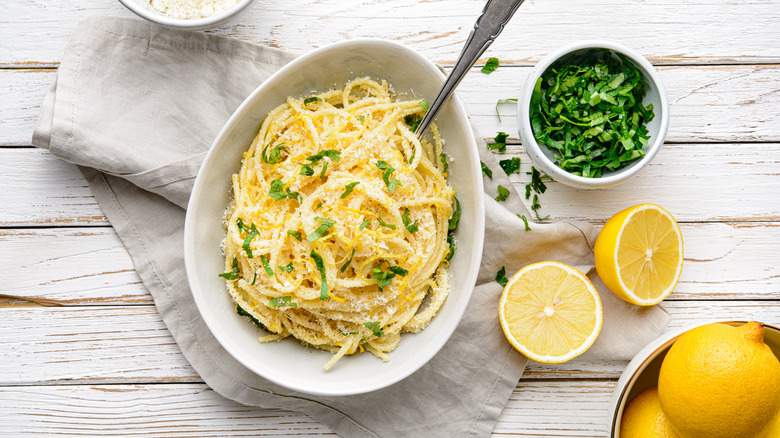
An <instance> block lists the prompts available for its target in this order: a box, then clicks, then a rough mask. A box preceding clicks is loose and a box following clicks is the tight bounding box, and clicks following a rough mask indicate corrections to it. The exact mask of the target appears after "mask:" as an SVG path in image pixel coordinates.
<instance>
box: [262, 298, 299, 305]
mask: <svg viewBox="0 0 780 438" xmlns="http://www.w3.org/2000/svg"><path fill="white" fill-rule="evenodd" d="M268 305H269V306H270V307H285V306H290V307H298V305H297V304H295V303H294V302H293V300H292V296H290V295H287V296H286V297H273V298H271V300H270V302H269V303H268Z"/></svg>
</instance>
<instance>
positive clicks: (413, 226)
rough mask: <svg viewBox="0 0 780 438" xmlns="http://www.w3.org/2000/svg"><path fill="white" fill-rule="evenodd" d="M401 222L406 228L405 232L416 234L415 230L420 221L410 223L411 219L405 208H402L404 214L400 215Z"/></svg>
mask: <svg viewBox="0 0 780 438" xmlns="http://www.w3.org/2000/svg"><path fill="white" fill-rule="evenodd" d="M401 220H402V221H403V223H404V227H406V231H408V232H410V233H411V234H414V233H416V232H417V229H418V228H419V227H420V224H419V222H420V221H414V222H412V219H411V218H410V217H409V209H408V208H406V207H404V212H403V213H401Z"/></svg>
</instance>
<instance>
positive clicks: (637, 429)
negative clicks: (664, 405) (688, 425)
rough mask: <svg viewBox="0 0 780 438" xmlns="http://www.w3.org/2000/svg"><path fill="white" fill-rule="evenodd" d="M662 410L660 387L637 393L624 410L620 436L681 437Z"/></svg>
mask: <svg viewBox="0 0 780 438" xmlns="http://www.w3.org/2000/svg"><path fill="white" fill-rule="evenodd" d="M679 437H680V435H678V434H677V432H675V431H674V429H673V428H672V425H671V423H669V420H668V419H667V418H666V415H664V413H663V411H662V410H661V402H660V401H659V400H658V387H657V386H652V387H650V388H647V389H645V390H644V391H642V392H640V393H639V394H637V396H636V397H634V398H633V399H632V400H631V402H630V403H629V404H628V406H627V407H626V409H625V410H624V411H623V419H622V420H621V421H620V438H679Z"/></svg>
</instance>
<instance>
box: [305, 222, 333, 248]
mask: <svg viewBox="0 0 780 438" xmlns="http://www.w3.org/2000/svg"><path fill="white" fill-rule="evenodd" d="M314 220H315V221H317V222H321V223H322V225H320V226H319V227H317V229H316V230H314V232H313V233H311V234H309V235H308V236H306V240H308V241H309V242H314V241H315V240H317V239H319V238H320V237H322V235H323V234H325V233H326V232H327V231H328V228H330V227H332V226H333V224H335V223H336V221H335V220H333V219H327V218H324V217H319V216H317V217H315V218H314Z"/></svg>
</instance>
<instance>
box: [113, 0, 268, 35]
mask: <svg viewBox="0 0 780 438" xmlns="http://www.w3.org/2000/svg"><path fill="white" fill-rule="evenodd" d="M141 1H143V0H119V2H120V3H122V4H123V5H125V7H126V8H127V9H129V10H130V11H132V12H133V13H134V14H136V15H138V16H139V17H141V18H144V19H146V20H149V21H151V22H153V23H157V24H160V25H163V26H168V27H174V28H178V29H188V30H199V29H210V28H212V27H216V26H218V25H220V24H222V23H224V22H226V21H228V20H230V19H231V18H233V17H235V16H236V15H238V14H240V13H241V12H242V11H243V10H244V9H246V8H247V7H248V6H249V5H251V4H252V3H253V2H254V1H255V0H239V2H238V3H236V4H235V5H234V6H232V7H230V8H228V9H226V10H224V11H221V12H217V13H216V14H214V15H210V16H208V17H203V18H192V19H184V18H175V17H171V16H168V15H165V14H164V13H162V12H160V11H157V10H155V9H154V8H152V7H151V5H149V7H145V6H143V5H141V4H140V2H141Z"/></svg>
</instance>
